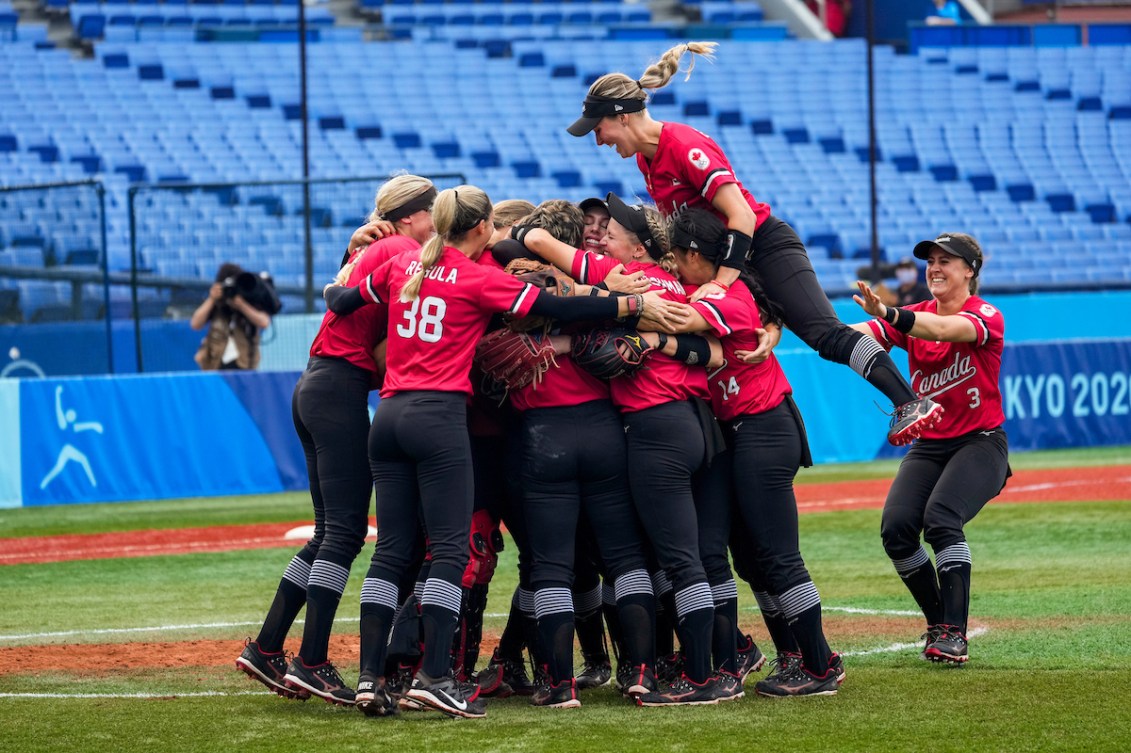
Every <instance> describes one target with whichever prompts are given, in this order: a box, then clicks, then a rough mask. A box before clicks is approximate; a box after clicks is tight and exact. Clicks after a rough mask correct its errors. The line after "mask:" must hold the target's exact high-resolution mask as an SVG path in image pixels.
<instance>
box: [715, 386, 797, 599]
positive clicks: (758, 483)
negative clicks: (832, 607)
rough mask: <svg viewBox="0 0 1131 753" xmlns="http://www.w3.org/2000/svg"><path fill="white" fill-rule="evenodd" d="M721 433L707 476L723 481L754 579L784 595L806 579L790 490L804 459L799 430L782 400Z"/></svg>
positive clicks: (772, 590)
mask: <svg viewBox="0 0 1131 753" xmlns="http://www.w3.org/2000/svg"><path fill="white" fill-rule="evenodd" d="M724 433H725V435H726V438H727V450H726V451H725V452H724V453H722V454H721V455H720V456H719V457H717V458H716V460H715V462H714V463H713V464H712V472H714V473H718V474H719V475H722V476H726V477H728V481H729V483H730V484H731V488H732V493H733V494H734V501H735V504H736V508H737V514H738V515H740V516H741V518H742V522H743V524H744V526H745V529H746V531H747V532H748V534H749V536H750V541H749V544H750V550H751V554H752V555H753V562H754V564H755V567H756V569H757V571H758V575H759V576H760V578H759V580H761V581H762V582H763V583H764V584H765V587H766V588H767V589H768V590H769V592H770V593H773V594H782V593H785V592H786V591H788V590H789V589H790V588H792V587H793V586H796V585H798V584H800V583H805V582H807V581H809V580H810V577H809V572H808V570H807V569H806V568H805V562H804V560H803V559H802V558H801V551H800V546H799V543H798V533H797V527H798V523H797V498H796V497H795V496H794V492H793V480H794V477H795V476H796V475H797V469H798V468H799V467H800V465H801V462H802V458H803V457H805V455H806V453H805V445H804V440H803V435H802V432H801V427H800V426H799V425H798V422H797V418H796V416H795V414H794V412H793V411H792V410H791V408H790V406H789V404H788V403H786V402H783V403H782V404H781V405H778V406H777V407H775V408H771V409H770V410H768V411H765V412H763V413H757V414H753V415H745V416H739V417H738V418H737V419H735V420H734V421H729V422H727V423H726V425H725V426H724ZM747 569H748V568H746V567H744V568H742V570H747ZM747 574H749V573H747ZM746 580H747V581H748V582H749V581H750V578H746Z"/></svg>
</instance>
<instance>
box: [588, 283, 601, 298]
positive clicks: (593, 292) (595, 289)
mask: <svg viewBox="0 0 1131 753" xmlns="http://www.w3.org/2000/svg"><path fill="white" fill-rule="evenodd" d="M599 295H601V289H600V288H599V287H597V286H596V285H594V286H592V287H591V288H589V297H590V298H596V297H597V296H599Z"/></svg>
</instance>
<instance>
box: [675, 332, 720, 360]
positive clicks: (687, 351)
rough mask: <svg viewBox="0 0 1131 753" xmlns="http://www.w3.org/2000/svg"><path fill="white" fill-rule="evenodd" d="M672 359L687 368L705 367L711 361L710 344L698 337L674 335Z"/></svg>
mask: <svg viewBox="0 0 1131 753" xmlns="http://www.w3.org/2000/svg"><path fill="white" fill-rule="evenodd" d="M673 358H675V360H677V361H680V362H681V363H685V364H687V365H688V366H706V365H707V362H708V361H710V360H711V344H710V343H708V342H707V338H705V337H700V336H699V335H676V336H675V356H673Z"/></svg>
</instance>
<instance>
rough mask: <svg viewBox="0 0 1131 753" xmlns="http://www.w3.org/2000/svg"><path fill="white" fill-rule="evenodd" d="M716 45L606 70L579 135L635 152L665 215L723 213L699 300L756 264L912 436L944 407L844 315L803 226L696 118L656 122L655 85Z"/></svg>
mask: <svg viewBox="0 0 1131 753" xmlns="http://www.w3.org/2000/svg"><path fill="white" fill-rule="evenodd" d="M716 46H717V45H716V44H715V43H714V42H690V43H688V44H681V45H677V46H676V47H673V48H672V49H670V50H668V51H667V52H665V53H664V54H663V56H662V57H661V58H660V60H659V62H657V63H656V64H654V65H652V66H650V67H649V68H648V69H647V70H645V71H644V74H643V75H641V76H640V78H639V79H633V78H631V77H629V76H626V75H625V74H623V73H609V74H606V75H604V76H602V77H600V78H599V79H597V80H596V81H594V82H593V84H592V85H591V86H590V87H589V94H588V96H586V98H585V103H584V106H583V109H582V116H581V117H580V118H579V119H578V120H577V121H576V122H575V123H573V124H572V125H571V126H570V127H569V129H568V130H569V132H570V133H571V134H573V135H574V136H584V135H585V134H587V133H589V132H591V131H592V132H593V133H595V134H596V140H597V144H598V145H608V146H612V147H614V148H615V149H616V151H617V154H619V155H620V156H621V157H624V158H628V157H635V158H636V164H637V166H638V167H639V168H640V172H641V173H643V175H644V180H645V183H646V185H647V187H648V193H649V194H650V195H651V197H652V199H653V201H655V202H656V206H657V207H658V208H659V209H660V211H661V212H663V213H664V214H665V215H671V214H673V213H675V212H678V211H679V210H681V209H683V208H684V207H702V208H704V209H707V210H709V211H711V212H713V213H714V214H715V215H716V216H718V217H719V218H720V219H722V220H723V221H724V222H725V223H726V225H727V228H728V233H727V247H726V252H727V253H726V255H725V256H724V257H723V260H722V264H721V267H720V269H719V274H718V276H717V277H716V278H715V279H714V280H712V281H711V282H709V283H707V284H706V285H704V286H702V287H701V288H700V289H699V291H697V293H696V298H697V299H698V298H702V297H704V296H706V295H709V294H711V293H718V292H722V291H723V290H725V289H726V288H727V287H728V286H729V285H730V284H731V283H733V282H734V281H735V280H737V279H738V273H739V271H740V270H741V269H742V268H743V266H744V265H745V264H747V263H748V264H749V265H750V266H751V268H753V269H754V270H755V271H756V272H757V273H758V275H759V277H760V279H761V280H762V284H763V286H764V287H765V289H766V293H767V294H768V295H769V296H770V297H771V298H773V299H774V300H775V301H778V302H779V303H780V305H781V306H782V308H783V313H784V318H785V323H786V324H787V325H788V326H789V328H790V329H791V330H793V332H794V333H796V334H797V336H798V337H800V338H801V339H802V340H803V341H804V342H805V344H806V345H808V346H809V347H810V348H812V349H813V350H815V351H817V352H818V353H819V354H820V355H821V357H822V358H825V359H828V360H830V361H834V362H836V363H842V364H847V365H848V366H850V367H852V369H853V370H855V371H856V372H857V373H858V374H860V375H861V376H863V377H864V378H865V379H867V380H868V382H869V383H871V384H872V386H874V387H875V388H877V389H878V390H880V391H881V392H883V393H884V395H886V396H887V397H888V399H890V400H891V401H892V405H893V406H894V408H895V412H894V418H893V421H892V427H891V430H890V431H889V432H888V439H889V441H891V442H892V443H893V444H897V445H900V444H906V443H907V442H910V441H911V440H912V439H914V438H915V437H917V436H919V434H920V433H921V432H922V431H923V430H924V429H925V428H927V427H928V426H930V425H932V424H933V423H934V422H935V421H936V420H937V419H938V414H939V412H940V408H939V406H938V405H937V404H935V403H934V402H932V401H931V400H930V399H929V398H917V397H916V396H915V393H914V391H913V390H912V389H911V387H910V386H909V385H908V383H907V380H906V379H904V378H903V375H902V374H900V372H899V370H898V369H897V368H896V367H895V364H894V363H892V360H891V357H890V356H888V354H887V353H886V352H884V350H883V349H882V348H880V347H878V345H877V343H875V342H873V341H871V340H870V339H868V338H867V337H863V336H861V335H860V334H859V333H857V332H855V331H853V330H852V329H851V328H850V327H848V326H847V325H845V324H844V323H842V322H841V321H840V320H838V319H837V317H836V313H835V312H834V311H833V307H832V304H831V303H829V300H828V298H827V297H826V296H825V293H824V291H823V290H822V289H821V285H820V283H819V282H818V281H817V275H816V273H814V272H813V265H812V264H811V263H810V261H809V255H808V253H807V252H806V250H805V246H804V244H802V242H801V239H800V238H798V237H797V233H795V232H794V231H793V228H791V227H790V226H789V225H787V224H786V223H784V222H782V221H781V220H779V219H778V218H776V217H774V216H773V215H772V214H771V213H770V207H769V206H768V205H767V204H765V203H763V202H760V201H758V200H757V199H755V198H754V197H753V196H752V195H751V194H750V192H749V191H747V190H746V188H744V187H743V185H742V183H740V182H739V181H738V178H737V177H736V176H735V174H734V170H733V169H732V168H731V166H730V162H729V161H728V160H727V157H726V155H725V154H724V153H723V151H722V149H720V148H719V146H718V144H716V143H715V142H714V141H712V140H711V139H710V137H708V136H707V135H706V134H703V133H700V132H699V131H697V130H695V129H694V128H691V127H689V126H686V125H682V124H680V123H664V122H660V121H657V120H653V119H652V116H651V115H650V114H649V113H648V111H647V108H646V102H647V98H648V91H650V90H654V89H659V88H661V87H663V86H666V85H667V83H668V82H669V81H670V80H671V78H672V76H673V75H674V74H675V73H676V72H677V71H678V70H679V61H680V58H681V57H682V56H683V53H685V52H691V53H692V54H698V55H704V56H707V57H708V58H709V57H710V55H711V54H712V53H713V52H714V49H715V47H716ZM692 67H694V63H693V64H692ZM688 73H689V74H690V69H689V70H688Z"/></svg>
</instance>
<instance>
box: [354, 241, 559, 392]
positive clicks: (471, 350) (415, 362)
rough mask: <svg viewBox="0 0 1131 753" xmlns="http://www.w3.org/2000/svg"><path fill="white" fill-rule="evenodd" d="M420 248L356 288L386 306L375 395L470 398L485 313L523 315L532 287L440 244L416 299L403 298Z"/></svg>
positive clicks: (531, 299) (532, 296)
mask: <svg viewBox="0 0 1131 753" xmlns="http://www.w3.org/2000/svg"><path fill="white" fill-rule="evenodd" d="M420 251H421V249H419V248H418V249H415V250H413V251H406V252H405V253H403V254H401V255H400V256H398V257H396V258H395V259H393V260H392V261H390V262H388V263H387V264H385V265H384V266H382V267H380V268H379V269H378V270H377V271H376V272H374V273H373V274H372V275H371V276H370V277H368V278H367V279H366V280H365V281H363V282H362V284H361V285H360V287H359V290H360V291H361V296H362V298H363V299H364V300H366V301H368V302H370V303H386V302H387V303H388V306H389V343H388V356H387V363H388V365H387V371H386V373H385V385H384V386H383V387H382V388H381V397H390V396H392V395H395V394H397V393H398V392H409V391H417V390H436V391H441V392H463V393H465V394H467V395H471V377H470V372H471V358H472V356H473V355H474V354H475V345H476V343H478V342H479V338H480V337H482V336H483V333H484V331H486V329H487V323H488V322H489V321H490V319H491V315H492V314H494V313H496V312H505V313H510V314H514V315H516V316H525V315H526V314H528V313H529V312H530V307H531V306H533V305H534V299H535V298H537V297H538V290H537V288H535V287H534V286H533V285H529V284H527V283H525V282H523V281H522V280H519V279H518V278H517V277H514V276H513V275H508V274H506V273H505V272H500V271H498V270H495V269H491V268H490V267H486V266H482V265H479V264H476V263H475V262H474V261H472V260H471V259H468V258H467V257H466V256H464V255H463V254H462V253H461V252H460V251H459V250H458V249H455V248H452V247H450V246H445V247H444V251H443V253H441V255H440V258H439V259H438V260H437V261H436V263H435V264H433V265H432V266H431V267H430V268H429V269H428V272H427V273H426V274H425V276H424V281H423V283H422V284H421V286H420V294H419V295H418V296H417V297H416V298H415V299H414V300H411V301H404V300H401V290H402V289H403V288H404V286H405V284H406V283H407V282H408V280H409V278H411V277H412V275H413V274H414V273H415V272H416V271H417V270H419V269H420Z"/></svg>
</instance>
